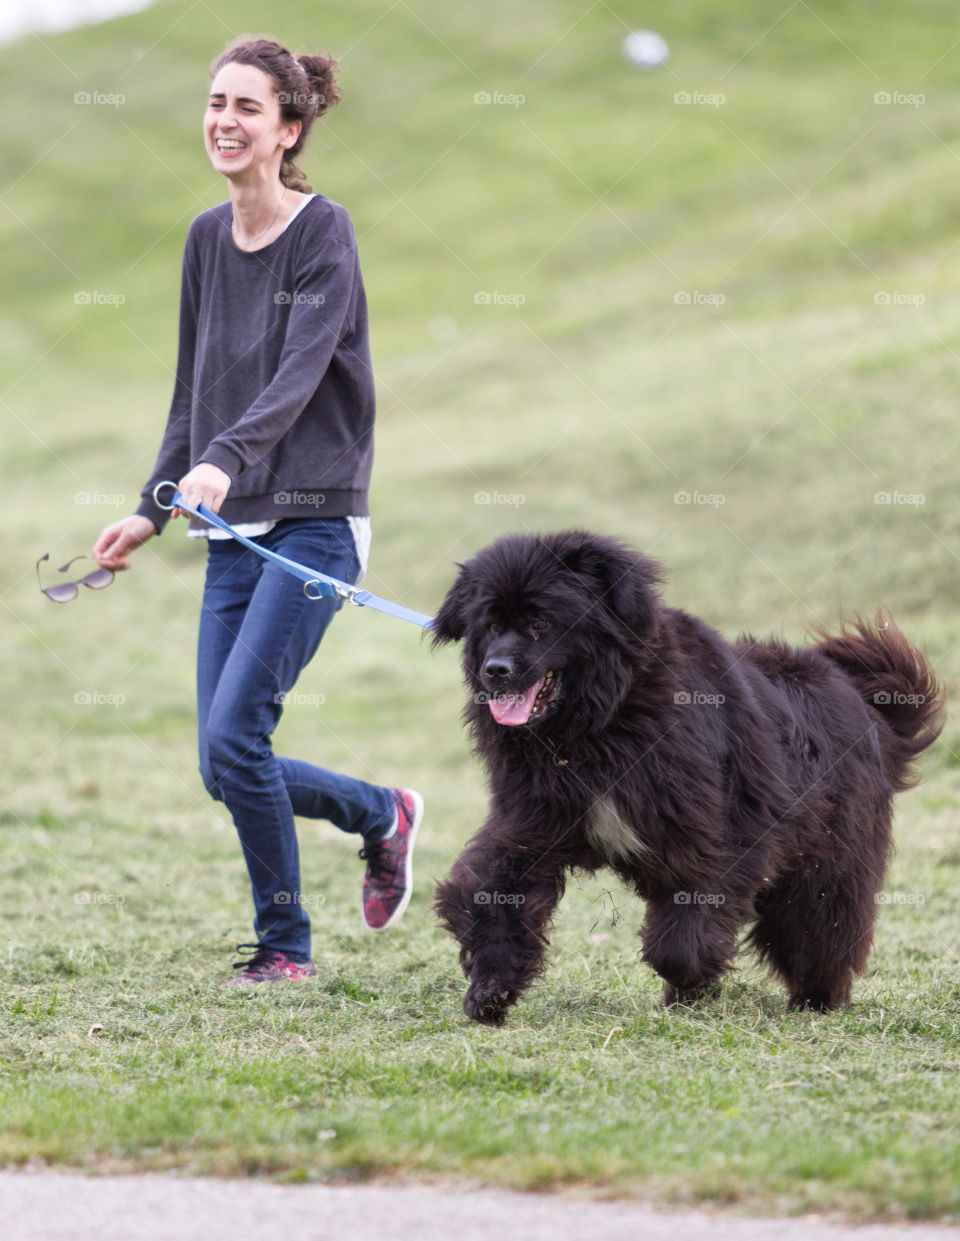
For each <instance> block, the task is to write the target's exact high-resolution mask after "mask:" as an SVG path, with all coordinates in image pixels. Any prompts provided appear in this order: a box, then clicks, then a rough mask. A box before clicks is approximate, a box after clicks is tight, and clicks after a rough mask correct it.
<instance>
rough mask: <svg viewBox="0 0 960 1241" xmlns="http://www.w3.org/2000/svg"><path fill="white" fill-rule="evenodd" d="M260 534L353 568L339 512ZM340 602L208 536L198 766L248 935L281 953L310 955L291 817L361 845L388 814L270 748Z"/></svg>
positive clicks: (280, 546)
mask: <svg viewBox="0 0 960 1241" xmlns="http://www.w3.org/2000/svg"><path fill="white" fill-rule="evenodd" d="M259 542H261V543H262V544H263V545H264V546H265V547H269V548H270V549H271V551H276V552H280V553H281V554H282V555H284V556H287V557H289V558H290V559H292V560H299V561H301V562H302V563H304V564H307V565H309V566H310V567H311V568H316V569H319V570H320V571H321V572H323V573H327V574H329V575H330V576H331V577H337V578H340V579H341V580H342V581H347V582H351V583H352V582H354V581H355V580H356V577H357V574H358V572H359V561H358V559H357V553H356V548H355V545H354V541H353V535H352V532H351V530H350V526H349V523H348V522H347V519H346V518H345V517H341V518H323V519H321V518H288V519H285V520H283V521H280V522H278V523H277V525H276V526H274V528H273V529H272V530H270V531H269V532H268V533H267V534H265V535H262V536H261V538H260V539H259ZM341 605H342V601H341V600H339V599H335V598H326V597H324V598H323V599H320V600H311V599H308V598H307V597H306V595H304V593H303V584H302V582H300V581H299V580H298V579H297V578H295V577H292V576H291V575H290V574H289V573H285V572H284V571H283V570H282V569H280V568H279V567H278V566H276V565H273V564H270V563H269V562H267V561H266V560H264V559H263V558H262V557H261V556H258V555H257V554H256V553H255V552H252V551H250V550H249V548H246V547H244V546H243V545H242V544H241V543H237V542H235V541H234V540H233V539H223V540H220V539H211V540H210V541H209V550H208V559H207V577H206V584H205V587H204V595H203V607H202V609H201V612H200V634H199V638H198V643H197V715H198V723H199V740H200V774H201V775H202V776H203V783H204V785H205V786H206V789H207V791H208V792H209V793H210V794H211V795H212V796H213V797H214V798H216V799H217V800H218V801H222V802H223V803H224V804H225V805H226V807H227V809H228V810H229V811H230V813H231V815H232V816H233V821H234V823H235V825H236V828H237V833H238V835H239V837H240V844H241V846H242V848H243V856H244V859H245V860H246V863H247V871H248V872H249V875H250V884H251V887H252V889H253V903H254V907H255V909H256V919H255V921H254V928H255V930H256V933H257V938H258V940H259V941H260V943H262V944H264V945H266V946H268V947H270V948H275V949H277V950H279V951H282V952H297V953H307V954H309V952H310V919H309V918H308V916H307V913H306V911H305V909H304V907H303V905H302V903H301V901H300V856H299V851H298V848H297V834H296V829H295V826H294V821H293V816H294V815H295V814H299V815H303V816H305V817H306V818H311V819H328V820H329V821H330V822H331V823H334V824H335V825H336V826H337V827H339V828H341V829H342V830H343V831H345V832H358V833H360V835H362V836H363V837H364V839H365V840H366V841H367V842H368V843H371V842H374V841H376V840H379V839H382V838H383V837H384V835H386V833H387V832H389V831H390V829H391V827H392V826H393V820H394V816H395V813H396V805H395V802H394V798H393V794H392V793H391V791H390V790H389V789H386V788H381V787H378V786H376V785H372V784H367V783H365V782H364V781H363V780H354V779H351V778H350V777H348V776H342V775H338V774H337V773H336V772H333V771H327V770H325V769H324V768H323V767H317V766H314V764H312V763H305V762H301V761H299V760H297V759H291V758H278V757H277V756H276V755H275V754H274V752H273V747H272V745H271V737H272V735H273V731H274V729H275V728H276V726H277V723H278V722H279V720H280V716H281V715H282V714H283V699H284V695H285V694H287V693H289V691H290V690H291V689H292V688H293V686H294V684H295V683H296V680H297V677H298V676H299V675H300V672H301V669H303V668H304V667H305V666H306V664H307V663H308V662H309V661H310V659H311V658H312V656H313V654H314V652H315V651H316V649H317V647H318V646H319V645H320V639H321V638H322V637H323V635H324V632H325V631H326V628H327V626H328V625H329V623H330V621H331V620H332V619H333V615H334V613H335V612H337V611H338V610H339V608H340V607H341Z"/></svg>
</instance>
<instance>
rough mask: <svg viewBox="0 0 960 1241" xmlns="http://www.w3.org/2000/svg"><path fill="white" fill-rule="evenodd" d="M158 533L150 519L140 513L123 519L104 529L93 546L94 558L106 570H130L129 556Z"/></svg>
mask: <svg viewBox="0 0 960 1241" xmlns="http://www.w3.org/2000/svg"><path fill="white" fill-rule="evenodd" d="M156 533H157V527H156V526H155V525H154V524H153V522H152V521H151V520H150V518H149V517H142V516H141V515H140V514H139V513H134V514H132V516H130V517H122V518H121V519H120V521H115V522H113V524H112V525H109V526H106V527H105V528H104V531H103V533H102V534H101V535H100V537H99V539H97V541H96V543H94V545H93V558H94V560H99V562H100V563H101V564H102V565H103V567H104V568H105V569H129V568H130V561H129V560H127V558H126V557H127V555H128V554H129V553H130V552H134V551H136V550H137V548H138V547H141V546H142V545H143V544H144V543H146V541H147V539H152V538H153V536H154V535H155V534H156Z"/></svg>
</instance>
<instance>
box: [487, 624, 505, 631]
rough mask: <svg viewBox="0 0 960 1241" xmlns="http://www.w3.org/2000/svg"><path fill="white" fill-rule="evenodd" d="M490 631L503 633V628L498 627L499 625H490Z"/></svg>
mask: <svg viewBox="0 0 960 1241" xmlns="http://www.w3.org/2000/svg"><path fill="white" fill-rule="evenodd" d="M490 632H491V633H503V630H502V629H501V628H500V626H499V625H491V626H490Z"/></svg>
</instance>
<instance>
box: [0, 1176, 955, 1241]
mask: <svg viewBox="0 0 960 1241" xmlns="http://www.w3.org/2000/svg"><path fill="white" fill-rule="evenodd" d="M0 1234H2V1236H3V1237H4V1239H5V1241H248V1239H249V1241H254V1239H255V1241H289V1238H290V1237H292V1236H293V1237H297V1238H298V1241H315V1239H321V1238H322V1239H324V1241H325V1239H326V1238H330V1241H334V1238H336V1241H414V1239H416V1241H513V1239H514V1238H518V1239H522V1241H527V1238H531V1239H536V1241H539V1239H540V1238H543V1239H545V1241H582V1239H583V1238H584V1237H589V1238H593V1239H594V1241H667V1239H668V1238H669V1239H670V1241H672V1239H673V1238H675V1237H678V1236H685V1237H696V1238H697V1241H808V1239H809V1241H960V1228H946V1227H942V1226H938V1225H935V1224H871V1225H865V1226H863V1227H853V1226H849V1225H844V1224H834V1223H825V1222H823V1221H820V1220H817V1219H812V1218H809V1217H804V1218H801V1219H788V1220H784V1219H777V1220H773V1219H741V1218H738V1217H734V1216H729V1215H723V1216H718V1215H710V1214H707V1213H705V1212H700V1211H683V1212H660V1211H654V1210H652V1209H651V1208H650V1207H647V1206H643V1205H638V1204H636V1203H627V1202H585V1201H581V1200H573V1199H571V1198H566V1197H561V1196H559V1195H546V1194H516V1193H511V1192H509V1191H507V1190H501V1189H482V1190H474V1191H464V1192H451V1191H449V1190H440V1189H436V1188H434V1187H431V1186H425V1185H405V1186H400V1187H393V1186H385V1185H372V1186H356V1187H343V1186H327V1185H274V1184H268V1183H264V1182H262V1181H220V1180H209V1179H200V1178H188V1177H180V1176H156V1175H149V1176H91V1177H86V1176H77V1175H71V1174H68V1173H60V1172H46V1171H41V1172H0Z"/></svg>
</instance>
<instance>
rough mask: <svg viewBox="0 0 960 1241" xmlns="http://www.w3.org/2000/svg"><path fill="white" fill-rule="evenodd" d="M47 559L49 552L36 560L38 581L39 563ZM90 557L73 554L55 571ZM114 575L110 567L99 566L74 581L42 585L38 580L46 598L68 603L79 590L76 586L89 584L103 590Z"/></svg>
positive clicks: (94, 588) (74, 597) (92, 588)
mask: <svg viewBox="0 0 960 1241" xmlns="http://www.w3.org/2000/svg"><path fill="white" fill-rule="evenodd" d="M49 559H50V553H49V552H47V554H46V555H45V556H41V557H40V559H39V560H38V561H37V564H36V570H37V581H38V582H40V565H41V563H42V562H43V561H44V560H49ZM91 559H92V557H91V556H74V558H73V560H68V561H67V563H66V564H65V565H61V566H60V568H59V569H58V570H57V572H58V573H66V571H67V570H68V569H69V568H70V566H71V565H72V564H75V563H76V561H78V560H91ZM114 577H116V574H115V573H114V571H113V570H112V569H104V568H103V567H101V568H99V569H94V571H93V572H92V573H88V574H87V575H86V577H78V578H77V580H76V581H75V582H60V583H59V584H58V585H57V586H44V585H43V583H42V582H40V590H41V591H42V592H43V594H45V595H46V596H47V598H48V599H52V600H53V602H54V603H70V602H71V601H72V600H73V599H76V597H77V595H79V593H80V591H79V589H78V587H80V586H89V587H90V589H91V590H104V589H105V588H106V587H107V586H109V585H110V583H111V582H112V581H113V579H114Z"/></svg>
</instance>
